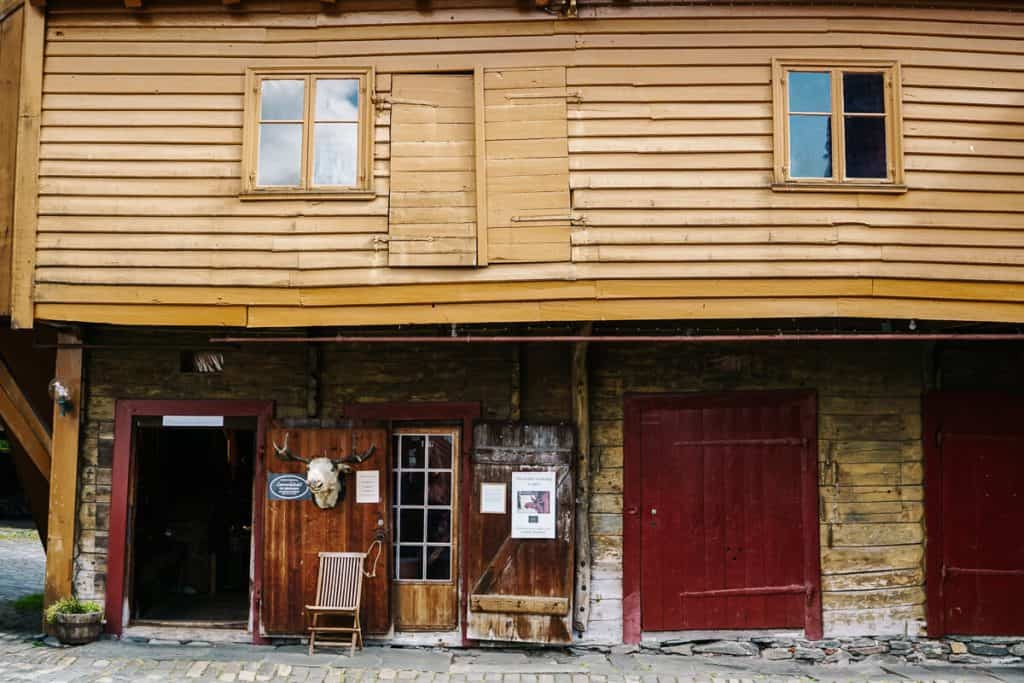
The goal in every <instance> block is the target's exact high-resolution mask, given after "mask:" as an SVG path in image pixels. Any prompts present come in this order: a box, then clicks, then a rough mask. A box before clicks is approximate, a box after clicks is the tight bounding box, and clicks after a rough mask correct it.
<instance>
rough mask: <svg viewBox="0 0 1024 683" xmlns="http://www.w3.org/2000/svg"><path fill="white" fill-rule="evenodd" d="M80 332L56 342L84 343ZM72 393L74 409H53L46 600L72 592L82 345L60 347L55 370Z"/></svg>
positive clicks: (62, 337) (47, 602)
mask: <svg viewBox="0 0 1024 683" xmlns="http://www.w3.org/2000/svg"><path fill="white" fill-rule="evenodd" d="M81 342H82V340H81V336H80V335H79V334H77V333H71V332H61V333H59V334H58V335H57V343H58V344H61V345H68V344H81ZM54 374H55V376H56V378H57V379H58V380H60V381H61V382H62V383H63V384H64V386H66V387H67V388H68V391H69V392H70V393H71V409H70V410H68V412H67V415H61V414H60V409H59V408H58V407H57V406H56V405H55V406H54V410H53V449H52V454H53V458H52V465H51V468H50V518H49V523H48V526H47V538H46V584H45V588H44V596H43V603H44V605H46V606H49V605H50V604H52V603H53V602H54V601H55V600H58V599H60V598H64V597H68V596H70V595H72V593H73V589H72V569H73V560H74V549H75V517H76V514H75V501H76V500H77V499H78V438H79V420H80V415H81V412H80V411H81V407H82V348H81V346H78V347H76V348H58V349H57V367H56V370H55V372H54Z"/></svg>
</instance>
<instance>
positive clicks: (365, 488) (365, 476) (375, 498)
mask: <svg viewBox="0 0 1024 683" xmlns="http://www.w3.org/2000/svg"><path fill="white" fill-rule="evenodd" d="M356 502H357V503H379V502H380V472H379V471H377V470H356Z"/></svg>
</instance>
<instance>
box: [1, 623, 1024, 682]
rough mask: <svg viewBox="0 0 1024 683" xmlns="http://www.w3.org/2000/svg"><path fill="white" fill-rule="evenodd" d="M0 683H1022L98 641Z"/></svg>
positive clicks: (41, 655)
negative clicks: (213, 682) (7, 682)
mask: <svg viewBox="0 0 1024 683" xmlns="http://www.w3.org/2000/svg"><path fill="white" fill-rule="evenodd" d="M0 681H46V682H47V683H51V682H52V683H58V682H65V681H66V682H71V681H95V682H100V683H108V682H109V683H113V682H114V681H227V682H230V681H279V682H283V681H287V682H289V683H298V682H300V681H302V682H305V683H687V682H689V681H712V682H715V683H732V682H733V681H735V682H736V683H747V682H748V681H749V682H751V683H752V682H754V681H758V682H759V683H763V682H767V681H780V682H785V683H790V682H796V681H801V682H802V681H870V682H872V683H874V682H881V681H941V682H952V681H978V682H979V683H1024V668H1022V667H1019V666H1018V667H991V668H986V669H978V668H973V669H972V668H965V667H957V666H952V665H949V664H937V665H935V666H928V665H908V664H903V663H898V662H895V661H887V660H886V659H885V658H882V659H878V660H877V661H872V660H866V661H863V662H858V663H854V664H848V665H844V666H810V665H801V664H798V663H795V662H770V661H763V660H756V659H755V660H749V659H748V660H743V659H738V658H731V657H718V658H709V657H694V656H673V655H664V654H659V655H654V654H646V653H644V652H643V651H640V652H638V653H632V654H627V653H622V654H615V653H611V654H609V653H600V652H579V653H568V652H562V651H550V650H549V651H533V652H529V653H527V652H523V651H480V650H465V651H458V652H453V651H452V652H450V651H443V650H428V649H412V648H408V649H406V648H387V647H369V648H367V649H366V650H364V651H362V652H359V653H357V654H356V655H355V656H354V657H351V658H350V657H348V656H345V655H340V654H326V653H325V654H319V653H318V654H316V655H314V656H313V657H309V656H307V655H306V654H305V648H303V647H300V646H283V647H269V646H265V647H255V646H240V645H217V646H212V645H209V644H205V643H200V644H188V645H159V644H141V643H132V642H125V641H111V640H104V641H100V642H97V643H92V644H91V645H86V646H82V647H77V648H60V647H50V646H47V645H45V644H42V643H40V642H39V641H35V640H33V639H32V638H30V637H28V636H26V635H24V634H9V633H8V634H2V633H0Z"/></svg>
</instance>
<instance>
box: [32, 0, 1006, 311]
mask: <svg viewBox="0 0 1024 683" xmlns="http://www.w3.org/2000/svg"><path fill="white" fill-rule="evenodd" d="M999 6H1000V5H998V4H996V3H990V4H988V5H987V7H988V8H987V9H985V8H979V9H972V10H971V11H970V12H966V11H965V10H963V9H955V8H953V7H952V6H951V5H949V4H948V3H947V6H946V7H942V8H928V7H924V6H920V7H917V8H915V7H912V6H911V7H906V6H901V7H897V6H881V7H877V6H871V7H869V6H853V5H846V4H844V3H839V2H837V3H835V4H832V5H824V4H818V3H816V4H813V5H805V6H801V5H789V4H786V5H780V4H776V3H752V4H746V5H737V6H733V5H732V4H730V3H717V2H705V3H687V4H686V6H654V5H649V6H642V5H634V4H631V5H629V6H628V7H627V6H622V7H619V6H610V5H604V4H600V3H599V2H585V3H583V6H582V7H581V8H580V18H579V19H575V20H565V19H560V18H556V17H551V16H549V15H547V14H544V13H542V12H537V11H522V10H519V9H515V8H511V7H508V6H507V3H503V2H499V1H498V0H474V1H473V2H470V1H469V0H466V1H465V2H461V3H460V2H450V3H444V4H443V6H442V5H441V4H436V3H435V5H434V9H433V10H432V11H428V12H423V11H421V8H419V7H418V6H414V4H413V3H412V2H411V0H410V1H407V0H395V1H394V2H390V3H386V4H383V5H380V4H377V5H373V6H372V7H370V6H367V7H363V6H358V7H356V6H353V7H347V8H346V11H345V12H344V13H338V14H334V13H321V14H313V13H308V12H306V11H300V10H301V9H302V8H299V6H294V8H293V7H292V6H290V5H287V4H279V3H278V2H274V1H273V0H253V1H251V2H246V3H245V4H244V5H243V7H242V9H241V10H240V11H237V12H235V11H233V12H232V13H231V14H230V15H228V14H226V13H225V11H224V10H223V9H222V8H221V7H220V6H217V5H211V4H209V3H202V2H198V1H196V2H190V1H183V2H174V3H167V4H161V3H153V4H152V7H151V8H150V7H148V6H147V7H146V8H145V9H143V10H141V11H136V12H128V11H125V10H124V8H123V7H122V6H121V5H120V4H119V3H107V2H105V1H104V2H102V3H101V2H97V3H90V4H87V3H84V2H80V1H78V0H76V1H75V2H62V1H61V0H56V1H55V2H53V3H52V4H51V11H50V14H49V17H48V20H49V25H48V29H47V44H46V59H45V67H44V68H45V80H44V96H43V103H42V106H43V112H42V123H43V128H42V139H43V144H42V150H41V154H42V160H41V173H42V178H41V181H40V216H39V235H38V267H37V270H36V287H35V296H36V302H37V309H36V311H37V315H38V316H39V317H41V318H53V319H81V320H104V321H116V322H124V323H136V324H137V323H144V322H147V321H150V322H152V321H155V320H157V319H160V320H162V321H163V322H166V323H177V324H209V323H216V324H234V325H250V326H281V325H312V324H331V323H353V324H368V323H376V322H387V323H396V322H431V321H451V320H456V321H483V320H495V321H497V320H502V321H514V320H536V319H545V320H547V319H552V320H554V319H596V318H602V317H604V318H609V319H615V318H617V319H628V318H665V317H671V318H699V317H771V316H790V315H804V316H834V315H845V316H907V317H931V318H951V319H990V320H1015V321H1016V320H1024V304H1022V302H1024V267H1022V266H1024V213H1022V212H1024V195H1022V194H1021V193H1020V190H1019V188H1020V187H1021V181H1022V180H1024V165H1022V162H1021V161H1020V157H1021V154H1022V152H1024V115H1022V114H1021V112H1022V111H1024V109H1022V105H1024V49H1022V47H1024V32H1022V28H1024V18H1022V17H1021V16H1020V15H1019V14H1017V13H1011V12H1008V11H1000V10H999V9H997V8H998V7H999ZM1006 7H1011V4H1007V5H1006ZM775 57H777V58H819V57H820V58H822V59H841V58H847V57H849V58H854V57H856V58H886V59H896V60H899V61H900V63H901V65H902V73H903V81H904V82H903V111H904V119H905V120H904V135H905V149H906V169H907V171H906V181H907V185H908V186H909V188H910V190H909V191H908V192H907V193H905V194H857V193H818V192H814V193H796V192H773V191H772V190H771V189H770V187H769V184H770V181H771V178H770V176H771V169H772V159H771V106H770V83H769V78H770V63H771V59H772V58H775ZM309 63H313V64H317V65H322V66H326V65H344V64H350V65H371V66H373V67H375V69H376V70H377V74H378V77H377V83H376V85H377V88H378V90H379V91H380V92H382V93H387V92H389V91H390V87H391V82H392V75H393V74H394V73H396V72H402V71H436V70H446V71H463V72H467V73H468V72H473V71H474V70H475V69H488V70H489V71H488V72H487V73H488V74H491V75H488V76H486V77H485V81H487V80H488V79H489V80H491V81H494V80H495V77H494V75H493V74H497V73H504V72H505V71H507V70H508V69H509V68H513V67H531V68H536V69H539V71H538V73H546V72H558V71H562V70H563V69H564V73H565V92H566V98H565V103H564V104H563V103H562V101H561V100H560V99H559V98H553V99H550V100H549V99H544V98H541V99H531V100H525V101H526V102H530V105H529V106H524V107H522V109H516V108H515V107H511V106H510V107H508V108H507V110H502V111H503V112H504V113H506V114H510V115H513V119H514V120H497V119H496V118H495V117H496V116H498V108H497V106H496V104H495V102H496V100H495V98H496V97H497V95H496V94H486V95H485V97H484V100H485V105H484V106H485V107H486V110H487V116H486V117H485V118H488V120H487V121H485V123H486V124H487V125H488V126H490V131H491V132H489V133H488V134H487V138H488V139H487V140H486V143H487V148H488V150H493V149H495V148H496V147H498V146H501V147H504V148H508V149H515V150H517V151H518V153H519V154H520V155H521V156H522V155H526V156H523V159H512V158H509V159H507V160H505V161H507V163H505V161H503V163H501V164H495V163H490V164H488V168H487V173H486V174H484V177H485V178H486V180H487V182H488V183H489V184H490V185H493V187H490V188H489V192H488V201H489V204H490V205H489V207H488V209H489V210H488V211H487V212H486V213H485V215H486V216H487V217H488V219H490V221H491V225H490V226H489V228H490V229H488V230H487V231H486V233H487V239H488V240H489V241H490V243H491V244H490V246H489V248H488V250H487V251H488V252H489V254H490V255H492V256H494V258H493V259H491V262H490V265H488V266H486V267H479V268H443V267H434V268H426V269H404V268H389V267H387V254H388V247H387V240H386V237H387V232H388V209H389V206H388V202H389V195H390V194H391V193H392V192H397V189H396V188H394V187H392V185H391V182H392V180H393V179H392V178H390V175H391V168H390V159H391V149H390V135H391V127H390V123H391V121H390V114H391V113H390V112H389V111H388V110H387V109H386V108H384V109H381V110H379V111H378V114H377V121H376V123H377V128H376V145H375V151H376V166H375V173H376V188H377V193H378V196H377V198H376V199H373V200H370V201H362V202H359V201H321V202H303V201H260V202H245V201H240V200H239V199H238V196H237V194H238V191H239V189H240V186H239V183H240V180H239V159H240V154H241V150H240V143H241V123H242V111H241V107H242V73H243V70H244V69H245V68H246V67H250V66H265V65H281V64H309ZM538 85H541V84H538ZM547 85H550V84H547ZM555 87H557V84H556V86H555ZM534 94H538V93H536V92H535V93H534ZM540 94H543V93H540ZM547 94H550V93H547ZM563 107H564V108H565V118H566V119H567V123H565V126H566V128H565V131H566V133H565V134H566V138H567V139H566V146H567V150H566V154H567V159H568V164H569V171H568V189H567V190H565V191H569V192H571V194H570V195H566V196H567V197H568V198H569V200H570V201H569V204H568V205H567V206H563V204H559V205H558V207H555V206H554V204H553V203H552V202H551V201H550V199H551V197H552V196H553V195H558V194H559V193H560V192H563V190H561V189H559V188H556V187H555V185H560V184H561V182H562V181H561V180H560V178H563V177H564V176H563V175H562V172H561V171H560V170H558V169H554V166H553V164H554V162H553V161H551V159H550V158H549V157H547V156H546V154H551V153H553V152H557V151H558V149H557V148H558V143H557V141H554V140H552V137H553V136H555V137H557V136H556V135H555V131H556V129H557V127H558V126H557V125H556V124H557V122H558V121H559V120H560V119H559V117H561V116H562V114H561V111H562V108H563ZM528 110H530V111H531V116H532V115H533V114H534V113H535V114H536V116H537V117H539V118H538V119H537V121H532V120H531V121H520V120H518V119H516V118H515V117H521V116H522V115H523V112H526V111H528ZM533 110H536V111H535V112H533ZM544 117H551V118H544ZM531 127H532V128H531ZM499 128H500V129H502V130H505V131H507V132H511V133H512V134H510V135H504V136H503V135H500V134H498V133H496V132H495V131H498V130H499ZM538 141H540V144H538ZM531 148H543V149H544V150H545V154H544V155H541V156H539V157H533V156H529V155H530V154H531V153H532V152H531V151H530V150H531ZM527 157H528V158H529V159H531V160H533V161H532V162H531V163H534V164H535V165H536V167H535V169H534V170H532V171H531V170H530V169H529V168H527V166H528V164H519V163H517V162H518V161H522V160H524V159H526V158H527ZM554 158H555V159H556V160H557V158H558V157H557V156H555V157H554ZM499 169H504V170H499ZM552 169H554V170H552ZM525 172H529V174H528V175H523V173H525ZM505 173H508V175H505ZM552 183H553V184H552ZM517 190H519V191H518V192H517ZM498 191H501V192H505V193H507V196H506V199H507V202H508V203H510V205H514V206H515V207H516V208H517V209H518V210H526V209H529V210H531V211H533V210H537V211H540V210H543V212H545V213H546V212H547V211H548V210H551V209H555V208H557V211H555V213H561V211H562V209H563V208H567V209H569V212H568V213H569V215H568V216H566V218H571V219H572V221H571V222H572V224H573V225H572V226H571V227H570V226H568V225H566V224H565V222H562V223H557V222H556V223H555V224H552V225H548V224H544V223H541V224H530V223H525V224H524V223H518V222H517V223H514V224H512V223H509V224H507V225H506V224H504V223H500V222H496V221H500V220H502V218H503V216H502V215H501V209H502V206H501V205H500V203H499V204H494V203H493V202H492V200H494V199H495V197H496V195H493V194H492V193H493V192H498ZM392 196H393V195H392ZM536 202H540V204H538V205H537V206H533V203H536ZM541 204H543V206H541ZM552 215H553V214H552ZM504 218H505V219H507V218H508V217H507V216H506V217H504ZM500 245H505V246H500ZM523 259H527V260H531V261H538V260H544V261H548V260H554V261H555V262H554V263H504V262H505V261H509V260H512V261H517V260H523ZM570 259H571V260H570ZM367 285H374V286H376V285H396V286H394V287H373V288H370V287H366V286H367ZM407 285H415V286H407ZM452 285H454V286H452ZM424 302H428V305H420V304H423V303H424ZM107 303H117V304H121V305H120V306H118V307H111V306H106V305H105V304H107Z"/></svg>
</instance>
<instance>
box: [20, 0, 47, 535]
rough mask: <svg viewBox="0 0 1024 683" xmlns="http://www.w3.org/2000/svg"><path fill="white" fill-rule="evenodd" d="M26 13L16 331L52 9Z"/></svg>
mask: <svg viewBox="0 0 1024 683" xmlns="http://www.w3.org/2000/svg"><path fill="white" fill-rule="evenodd" d="M22 11H23V13H24V29H23V34H22V48H21V83H20V89H19V96H18V146H17V154H16V157H15V169H14V220H13V230H12V240H13V245H12V259H11V326H12V327H15V328H29V327H32V320H33V310H32V277H33V271H34V270H35V263H36V226H37V223H38V218H39V212H38V207H39V129H40V124H41V112H42V106H43V44H44V42H45V38H46V9H45V8H44V7H40V6H37V5H35V4H31V3H30V4H28V5H25V7H24V9H23V10H22ZM52 499H53V496H51V500H52ZM51 533H52V531H51Z"/></svg>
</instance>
